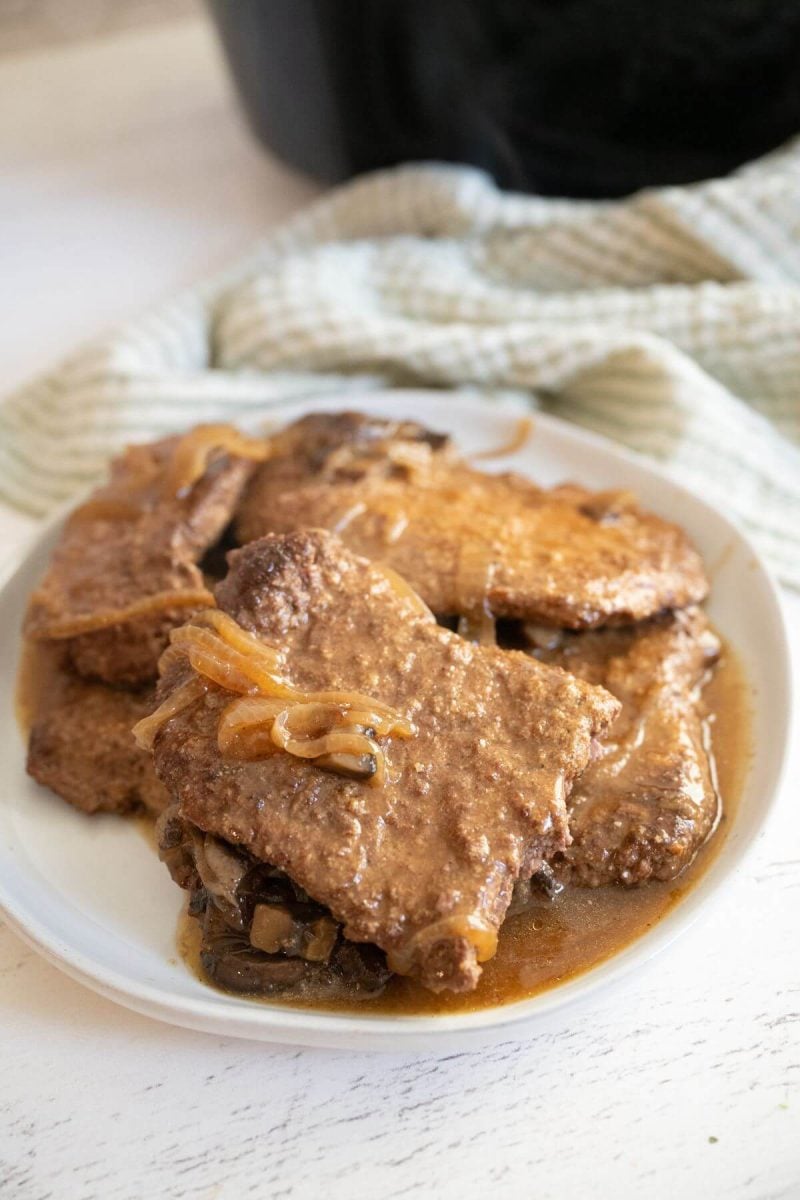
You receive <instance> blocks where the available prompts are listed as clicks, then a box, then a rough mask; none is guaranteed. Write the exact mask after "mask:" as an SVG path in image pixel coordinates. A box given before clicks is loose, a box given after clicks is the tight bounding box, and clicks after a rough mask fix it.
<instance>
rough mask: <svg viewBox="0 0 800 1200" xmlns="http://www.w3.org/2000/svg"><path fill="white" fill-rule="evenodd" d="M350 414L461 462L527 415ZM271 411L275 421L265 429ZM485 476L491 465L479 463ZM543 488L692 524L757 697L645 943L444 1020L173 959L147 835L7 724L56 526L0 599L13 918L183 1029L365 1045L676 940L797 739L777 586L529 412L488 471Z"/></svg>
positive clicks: (6, 849)
mask: <svg viewBox="0 0 800 1200" xmlns="http://www.w3.org/2000/svg"><path fill="white" fill-rule="evenodd" d="M346 406H347V407H350V408H361V409H366V410H368V411H369V412H373V413H377V414H381V415H387V414H391V415H395V416H403V417H410V418H415V419H417V420H420V421H423V422H425V423H426V424H428V425H430V426H432V427H433V428H434V429H440V430H443V431H449V432H452V433H453V434H454V435H455V436H456V438H457V441H458V444H459V445H460V447H461V448H462V449H463V450H464V451H466V452H470V451H476V450H480V449H487V448H491V447H494V446H497V445H500V444H502V443H503V442H504V441H505V440H508V438H509V436H510V435H511V434H512V433H513V431H514V429H515V427H516V420H517V418H518V416H519V413H518V411H515V412H514V413H512V412H510V410H509V409H508V408H505V407H497V406H493V405H489V404H486V403H481V402H474V401H464V400H461V399H455V398H451V397H448V396H446V395H444V394H442V393H435V392H433V393H431V392H428V393H426V392H418V391H417V392H415V391H404V392H401V393H394V394H392V393H389V394H387V393H384V394H382V395H377V396H373V397H369V396H367V397H361V398H360V399H359V401H358V402H357V403H354V402H353V401H352V400H350V399H348V400H347V401H346ZM339 407H342V403H341V401H340V402H338V403H337V402H336V401H331V400H327V401H324V402H321V403H317V404H309V403H305V404H303V405H297V404H295V405H291V406H286V408H285V409H282V410H280V411H279V412H278V413H277V414H276V416H277V419H278V420H280V421H283V420H290V419H292V418H294V417H296V416H298V415H299V414H300V412H301V411H308V410H309V409H310V408H314V409H328V410H331V409H336V408H339ZM272 416H273V413H272V412H270V418H272ZM484 465H485V466H486V467H487V469H490V468H491V467H492V466H493V465H494V464H492V463H490V462H487V463H485V464H484ZM510 468H513V469H515V470H518V471H521V472H524V473H526V474H530V475H531V476H532V477H533V478H534V479H535V480H536V481H537V482H541V483H544V484H552V483H557V482H559V481H561V480H564V479H574V480H579V481H580V482H582V483H585V484H588V485H589V486H590V487H597V488H608V487H624V488H631V489H633V490H634V491H635V492H637V493H638V495H639V496H640V497H641V499H642V501H643V502H644V504H645V505H646V506H647V507H648V508H651V509H653V510H654V511H656V512H658V513H660V514H661V515H662V516H665V517H668V518H669V519H670V520H674V521H677V522H679V523H680V524H681V525H683V526H684V527H685V528H686V529H687V530H688V531H689V533H690V534H691V536H692V538H693V539H694V541H695V543H696V544H697V546H698V547H699V549H700V551H701V553H702V554H703V556H704V558H705V560H706V563H707V565H708V567H709V570H710V573H711V576H712V579H713V589H712V595H711V600H710V602H709V605H708V609H709V613H710V615H711V618H712V620H713V621H714V623H715V625H716V627H717V628H718V629H719V630H720V632H721V633H722V634H723V635H724V636H725V637H726V638H727V639H729V640H730V642H731V643H732V645H733V646H735V648H736V650H737V652H738V654H739V656H740V658H741V659H742V661H743V663H744V667H745V670H746V673H747V677H748V680H749V684H750V686H751V688H752V693H753V706H754V714H755V718H754V719H755V729H754V735H755V737H754V740H755V757H754V760H753V763H752V766H751V768H750V771H749V777H748V779H747V783H746V786H745V790H744V794H743V797H742V802H741V806H740V809H739V812H738V815H737V817H736V820H735V822H734V824H733V827H732V829H731V830H730V832H729V833H728V835H727V838H726V841H725V844H724V846H723V848H722V851H721V853H720V854H719V855H718V856H717V857H716V858H715V860H714V862H713V864H712V865H711V867H710V868H709V870H708V871H707V872H706V873H705V874H704V876H703V877H702V879H701V880H700V881H699V883H698V884H697V886H696V887H695V888H694V889H693V890H692V892H691V893H690V894H689V896H688V897H687V898H686V899H685V900H684V901H683V902H682V903H681V904H680V905H679V906H677V907H676V908H675V909H673V910H672V911H671V912H670V913H669V914H668V915H667V916H666V917H665V918H664V919H663V920H662V921H661V922H660V923H659V924H658V925H657V926H656V927H655V928H654V929H653V930H652V931H651V932H650V933H648V934H647V935H646V936H645V937H642V938H640V939H639V940H638V941H636V942H635V943H633V944H632V945H630V946H629V947H627V948H626V949H625V950H623V951H622V952H621V953H620V954H618V955H616V956H615V957H614V958H613V959H611V960H609V961H608V962H606V963H603V964H602V965H600V966H598V967H596V968H595V969H594V970H592V971H590V972H588V973H587V974H585V975H583V976H581V977H579V978H577V979H574V980H573V981H571V982H567V983H565V984H564V985H562V986H561V987H558V988H555V989H552V990H551V991H548V992H545V993H544V994H542V995H539V996H536V997H534V998H532V999H530V1000H524V1001H520V1002H518V1003H515V1004H511V1005H507V1006H505V1007H502V1008H495V1009H488V1010H483V1011H480V1012H474V1013H467V1014H458V1015H454V1016H441V1017H430V1016H427V1017H424V1016H421V1017H368V1016H359V1015H348V1014H342V1015H337V1014H334V1013H326V1012H313V1011H308V1010H301V1009H296V1010H293V1009H290V1008H286V1007H283V1006H277V1005H276V1006H270V1005H266V1004H262V1003H253V1002H251V1001H247V1000H243V999H239V998H236V997H235V996H226V995H222V994H220V993H219V992H216V991H213V990H212V989H210V988H208V987H205V986H204V985H203V984H202V983H201V982H200V981H199V980H198V979H196V978H195V977H194V975H192V974H191V973H190V971H189V970H188V969H187V968H186V967H185V966H184V965H183V963H182V962H181V960H180V959H179V958H178V956H177V953H176V949H175V931H176V922H177V918H178V914H179V911H180V909H181V905H182V899H183V896H182V893H181V892H180V891H179V890H178V888H177V887H176V886H175V885H174V884H173V883H172V881H171V879H170V878H169V876H168V874H167V871H166V870H165V868H164V867H163V866H161V864H160V863H159V862H158V861H157V859H156V856H155V854H154V853H153V851H152V849H151V848H150V847H149V846H148V844H147V843H146V841H145V839H144V838H143V836H142V835H141V833H140V832H139V831H138V830H137V829H136V828H135V827H134V826H132V825H131V824H129V823H128V822H125V821H121V820H119V819H118V818H113V817H95V818H93V819H88V818H86V817H84V816H82V815H81V814H79V813H77V812H75V811H73V810H72V809H70V808H69V807H68V806H67V805H65V804H64V803H62V802H61V801H60V800H57V799H56V798H55V797H54V796H52V795H51V794H50V793H49V792H47V791H45V790H44V789H41V788H39V787H37V786H36V785H35V784H34V783H33V782H32V781H31V780H30V779H29V778H28V777H27V776H26V774H25V770H24V748H23V741H22V737H21V735H20V731H19V729H18V727H17V723H16V720H15V714H14V701H13V694H14V679H15V675H16V669H17V662H18V656H19V649H20V645H19V638H18V637H17V635H16V631H17V630H18V629H19V627H20V622H21V620H22V614H23V610H24V606H25V602H26V598H27V596H28V594H29V593H30V591H31V589H32V588H33V586H34V585H35V583H36V582H37V580H38V578H39V576H40V575H41V573H42V571H43V569H44V567H45V564H46V562H47V560H48V557H49V555H50V552H51V549H52V547H53V545H54V543H55V541H56V539H57V537H58V534H59V529H60V525H61V521H60V520H58V521H54V522H52V523H51V524H50V525H49V526H48V528H47V529H46V530H44V532H43V533H42V534H41V535H40V536H39V537H38V539H37V540H36V542H35V544H34V545H33V547H32V548H31V550H30V552H29V554H28V556H27V558H26V559H25V561H24V562H23V564H22V565H21V566H20V567H19V569H18V570H17V571H16V573H15V574H14V575H13V576H12V577H11V578H10V579H9V580H8V581H7V583H6V585H5V587H4V589H3V591H2V593H1V594H0V627H1V628H2V629H3V630H4V631H5V637H4V639H3V644H2V647H1V648H0V679H1V680H2V693H3V695H2V702H1V703H2V708H0V761H2V763H3V782H2V792H1V793H0V795H1V796H2V800H0V905H2V907H3V909H4V910H5V915H6V917H7V919H8V921H9V923H10V924H11V925H12V926H13V927H14V928H15V929H16V930H17V931H18V932H19V933H20V934H21V935H22V936H23V937H24V938H25V939H26V940H27V941H28V942H30V943H31V945H33V946H34V947H35V948H36V949H37V950H39V951H40V952H41V953H42V954H43V955H44V956H45V957H46V958H48V959H49V960H50V961H51V962H52V963H54V964H55V965H56V966H58V967H60V968H61V969H62V970H64V971H66V972H67V973H68V974H69V975H71V976H72V977H73V978H75V979H77V980H79V981H80V982H82V983H85V984H86V985H87V986H88V987H91V988H93V989H94V990H95V991H97V992H100V993H101V994H102V995H104V996H107V997H109V998H110V999H112V1000H116V1001H118V1002H119V1003H120V1004H124V1005H127V1006H128V1007H129V1008H132V1009H135V1010H136V1011H137V1012H141V1013H145V1014H147V1015H149V1016H152V1017H157V1018H160V1019H162V1020H165V1021H171V1022H173V1023H174V1024H177V1025H185V1026H188V1027H190V1028H193V1029H200V1030H206V1031H208V1032H211V1033H216V1034H229V1035H238V1036H240V1037H247V1038H256V1039H261V1040H264V1041H276V1042H294V1043H302V1044H305V1045H318V1046H341V1047H358V1048H361V1049H389V1048H391V1049H400V1048H403V1049H412V1048H413V1049H426V1048H437V1049H441V1048H443V1047H446V1046H449V1045H451V1044H453V1043H454V1042H458V1043H464V1042H469V1041H474V1040H489V1039H495V1038H501V1037H508V1036H510V1035H512V1034H520V1033H522V1032H523V1030H522V1029H521V1028H520V1026H521V1024H522V1023H523V1022H528V1023H530V1022H534V1021H535V1020H536V1019H537V1018H538V1017H540V1016H541V1015H542V1014H544V1013H547V1012H551V1011H552V1010H553V1009H555V1008H559V1007H562V1006H563V1005H566V1004H568V1003H570V1002H572V1001H574V1000H576V999H577V998H578V997H585V996H586V995H587V994H589V993H590V992H592V991H594V990H595V989H597V988H598V987H600V985H601V984H608V983H609V982H611V981H612V980H616V979H618V978H619V977H620V976H621V975H622V974H623V973H624V972H626V971H628V970H629V969H630V968H631V967H633V966H635V965H637V964H641V963H642V962H644V961H645V960H646V959H648V958H649V957H650V956H651V955H653V954H654V953H655V952H656V951H657V950H660V949H662V948H663V947H664V946H666V945H667V944H668V943H669V942H670V941H671V940H672V939H673V938H674V937H675V936H676V935H677V934H678V933H679V932H680V931H681V930H682V929H685V928H686V927H687V925H689V923H690V922H691V921H692V920H693V919H694V917H695V916H696V914H697V912H698V910H699V909H700V908H701V906H702V905H704V904H705V903H706V902H707V901H708V899H709V897H711V896H712V894H713V893H716V892H717V890H718V889H719V888H720V886H721V885H722V884H723V883H724V881H725V879H726V878H727V877H728V876H729V875H730V874H731V873H732V872H733V871H734V870H735V869H736V868H737V866H738V865H739V864H740V862H741V860H742V857H743V855H744V854H745V852H746V851H747V850H748V848H749V847H750V846H751V845H752V843H753V841H754V839H755V838H756V836H757V834H758V833H759V831H760V830H761V828H762V826H763V824H764V821H765V818H766V816H767V812H768V809H769V807H770V805H771V803H772V801H773V798H774V796H775V793H776V790H777V788H778V784H779V778H780V773H781V768H782V764H783V759H784V751H785V749H786V744H787V739H788V729H789V717H790V713H789V708H790V676H789V672H788V661H789V657H788V648H787V641H786V634H785V630H784V625H783V620H782V616H781V611H780V606H779V602H778V599H777V594H776V590H775V587H774V586H773V584H772V582H771V580H770V578H769V575H768V573H767V571H766V569H765V568H764V566H763V564H762V563H761V562H760V560H759V557H758V555H757V553H756V551H755V550H754V549H753V547H752V546H751V545H750V543H749V542H748V541H747V540H746V539H745V537H744V536H743V535H742V534H741V533H740V532H739V531H738V530H737V529H736V528H735V527H734V526H733V525H732V524H731V523H730V521H729V520H728V519H727V518H726V517H725V516H723V515H722V514H721V513H719V512H717V511H715V510H714V509H712V508H711V507H710V506H709V505H708V504H706V503H704V502H703V501H701V500H699V499H698V498H697V497H695V496H693V495H691V494H690V493H689V492H687V491H686V490H684V489H683V488H680V487H678V486H677V485H676V484H674V483H672V482H671V481H669V480H668V479H667V478H666V477H665V476H664V475H662V474H660V473H659V472H658V471H657V470H655V469H654V468H653V467H651V466H650V465H648V464H647V463H645V462H644V461H642V460H640V459H638V458H634V457H633V456H632V455H629V454H627V453H625V452H623V451H621V450H619V449H618V448H617V447H615V446H613V445H612V444H611V443H610V442H607V441H605V440H604V439H602V438H599V437H596V436H593V435H591V434H587V433H584V432H582V431H581V430H579V429H576V428H575V427H574V426H569V425H565V424H563V423H562V422H560V421H557V420H554V419H553V418H550V417H545V416H537V417H536V418H535V428H534V434H533V436H532V438H531V439H530V440H529V441H528V443H527V445H526V446H524V448H523V449H522V450H521V451H520V452H519V453H518V454H516V455H515V456H514V457H513V458H504V459H502V460H498V461H497V463H496V469H498V470H499V469H503V470H506V469H510Z"/></svg>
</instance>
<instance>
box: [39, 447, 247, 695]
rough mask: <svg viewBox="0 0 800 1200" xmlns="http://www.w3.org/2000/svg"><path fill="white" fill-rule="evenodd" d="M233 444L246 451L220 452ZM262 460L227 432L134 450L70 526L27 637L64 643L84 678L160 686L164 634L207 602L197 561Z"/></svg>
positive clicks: (42, 587)
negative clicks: (256, 462)
mask: <svg viewBox="0 0 800 1200" xmlns="http://www.w3.org/2000/svg"><path fill="white" fill-rule="evenodd" d="M209 430H210V431H211V432H210V433H209V432H207V431H209ZM215 430H216V431H217V432H216V433H214V431H215ZM203 438H206V442H205V444H204V443H203V441H202V439H203ZM226 444H230V445H231V446H232V447H233V449H235V450H237V451H239V452H238V453H233V452H232V451H228V450H227V449H216V448H215V447H217V446H219V447H225V446H226ZM204 450H205V451H206V454H205V457H203V451H204ZM257 452H258V448H257V447H256V446H255V444H254V443H248V442H247V441H245V440H244V439H241V437H240V435H238V434H236V431H235V430H232V429H228V428H227V427H225V426H222V427H218V426H211V427H202V426H201V427H199V428H198V430H195V431H192V432H190V433H189V434H187V435H186V436H185V437H183V438H177V437H173V438H166V439H164V440H163V441H160V442H154V443H153V444H151V445H146V446H132V447H130V448H129V449H128V450H127V451H126V452H125V453H124V454H123V455H121V456H120V457H119V458H118V459H116V460H115V461H114V462H113V463H112V466H111V479H110V481H109V483H108V484H106V485H105V486H104V487H101V488H99V489H98V490H97V491H95V492H94V493H93V495H92V497H91V498H90V499H89V500H88V501H87V503H86V504H84V505H82V506H81V507H80V508H78V509H77V510H76V511H75V512H74V513H73V514H72V516H71V517H70V519H69V520H68V522H67V524H66V526H65V528H64V532H63V535H62V538H61V541H60V543H59V545H58V546H57V547H56V550H55V552H54V554H53V558H52V562H51V564H50V568H49V570H48V572H47V574H46V576H45V578H44V580H43V581H42V583H41V585H40V587H39V588H38V589H37V591H36V592H35V593H34V594H33V596H32V597H31V601H30V605H29V609H28V614H27V618H26V623H25V632H26V634H27V636H28V637H30V638H32V639H34V640H46V639H58V640H63V641H64V642H65V643H66V645H67V646H68V650H69V654H70V657H71V659H72V662H73V665H74V667H75V669H76V670H77V671H78V672H79V673H80V674H81V675H85V676H88V677H96V678H99V679H104V680H106V681H107V682H110V683H127V684H133V685H135V684H138V683H142V682H145V681H147V680H149V679H153V678H155V676H156V674H157V663H158V658H159V655H160V654H161V651H162V650H163V649H164V646H165V645H166V641H167V637H168V634H169V630H170V629H171V628H172V627H173V626H174V625H176V624H179V623H180V621H181V620H183V619H184V617H185V616H186V613H187V611H188V610H190V609H193V608H194V609H196V608H197V607H198V606H199V607H203V606H205V605H207V604H208V603H209V602H210V594H209V592H208V591H207V589H206V588H205V586H204V582H203V576H202V573H201V571H200V569H199V567H198V566H197V562H198V560H199V559H200V558H201V556H202V555H203V553H204V551H205V550H206V549H207V548H208V547H209V546H210V545H211V544H212V543H213V542H215V541H216V540H217V538H218V537H219V536H220V534H221V533H222V531H223V529H224V527H225V526H226V525H227V523H228V521H229V520H230V518H231V514H232V512H233V509H234V506H235V504H236V502H237V500H238V498H239V495H240V493H241V491H242V488H243V486H244V484H245V482H246V481H247V479H248V477H249V476H250V474H251V473H252V470H253V467H254V462H253V461H252V458H250V457H247V455H248V454H252V453H257ZM193 456H194V461H193ZM187 472H188V473H187ZM198 472H199V473H198Z"/></svg>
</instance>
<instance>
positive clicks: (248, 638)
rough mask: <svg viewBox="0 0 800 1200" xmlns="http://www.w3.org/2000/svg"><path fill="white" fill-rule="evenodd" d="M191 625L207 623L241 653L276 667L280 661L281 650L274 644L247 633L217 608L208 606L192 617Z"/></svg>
mask: <svg viewBox="0 0 800 1200" xmlns="http://www.w3.org/2000/svg"><path fill="white" fill-rule="evenodd" d="M192 624H193V625H208V626H210V627H211V628H212V629H213V630H215V631H216V632H217V633H218V634H219V635H220V637H221V638H222V640H223V641H224V642H227V644H228V645H229V646H232V647H233V649H234V650H240V651H241V652H242V654H251V655H254V656H255V657H256V658H258V659H259V660H260V661H262V662H264V663H265V664H269V665H270V666H273V667H276V668H277V666H278V665H279V663H280V661H281V657H282V655H281V651H280V650H278V649H277V648H276V647H275V646H269V645H267V643H266V642H262V641H261V639H260V638H257V637H256V635H255V634H254V633H248V632H247V630H246V629H243V628H242V626H241V625H240V624H239V622H238V621H234V619H233V617H231V616H229V615H228V614H227V613H224V612H221V611H220V609H218V608H209V609H207V610H206V611H205V612H201V613H198V614H197V616H196V617H192Z"/></svg>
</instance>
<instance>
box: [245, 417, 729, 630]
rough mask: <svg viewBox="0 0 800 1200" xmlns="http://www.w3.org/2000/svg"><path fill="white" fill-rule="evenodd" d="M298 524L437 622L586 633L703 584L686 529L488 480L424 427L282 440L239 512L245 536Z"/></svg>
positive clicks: (556, 492)
mask: <svg viewBox="0 0 800 1200" xmlns="http://www.w3.org/2000/svg"><path fill="white" fill-rule="evenodd" d="M303 527H320V528H324V529H329V530H332V531H333V532H335V533H338V534H339V535H340V536H341V537H342V538H343V540H344V541H345V543H346V544H347V546H348V547H349V548H350V549H352V550H353V551H354V552H355V553H357V554H363V555H365V556H366V557H368V558H371V559H374V560H379V561H383V562H386V563H388V564H389V565H390V566H391V567H393V568H394V569H395V570H396V571H398V572H399V573H400V574H401V575H402V576H403V577H404V578H405V579H407V580H408V582H409V583H410V584H411V585H412V586H413V587H414V588H415V589H416V590H417V591H418V592H419V594H420V595H421V596H422V598H423V599H424V600H425V602H426V603H427V604H428V605H429V606H430V607H431V608H432V609H433V611H434V612H437V613H442V614H453V613H456V614H460V615H473V614H476V613H480V612H482V611H483V610H484V609H485V608H486V607H487V606H488V609H489V610H490V611H491V613H493V614H494V615H495V616H500V617H519V618H524V619H530V620H535V621H541V622H544V623H547V624H550V625H554V626H562V627H567V628H576V629H578V628H589V627H594V626H599V625H603V624H606V623H612V624H617V623H625V622H630V621H635V620H640V619H642V618H645V617H649V616H652V615H653V614H655V613H657V612H659V611H661V610H662V609H664V608H675V607H678V608H679V607H683V606H685V605H687V604H691V603H696V602H698V601H700V600H702V599H703V597H704V596H705V594H706V591H707V587H708V585H707V582H706V577H705V574H704V571H703V566H702V563H701V562H700V559H699V557H698V556H697V554H696V553H695V551H694V549H693V548H692V546H691V545H690V543H689V541H688V539H687V537H686V535H685V534H684V533H683V531H682V530H681V529H679V528H678V527H677V526H675V525H672V524H670V523H668V522H667V521H663V520H661V519H660V518H659V517H656V516H653V515H652V514H650V513H646V512H643V511H642V510H641V509H639V508H638V507H637V506H636V503H635V501H634V500H633V499H632V497H630V496H628V495H624V494H621V493H616V494H610V493H609V494H593V493H591V492H589V491H586V490H585V489H583V488H579V487H573V486H568V487H563V488H555V489H553V490H551V491H543V490H542V489H540V488H537V487H535V486H534V485H533V484H532V483H530V482H528V481H527V480H525V479H523V478H521V477H519V476H516V475H509V474H506V475H487V474H484V473H483V472H479V471H476V470H474V469H473V468H471V467H469V466H468V465H467V464H466V463H464V462H462V461H460V460H458V459H456V458H455V457H454V456H453V455H452V453H451V452H450V450H449V448H448V446H447V444H446V443H445V441H444V440H443V439H440V438H436V437H435V435H430V434H426V433H425V431H423V430H421V429H420V427H419V426H415V425H410V424H408V423H402V424H398V423H396V422H389V421H386V422H381V421H379V420H378V419H376V418H366V417H359V416H358V415H356V414H352V413H342V414H339V415H338V416H330V415H323V416H319V415H318V416H311V417H305V418H303V419H302V420H300V421H298V422H296V423H295V424H294V425H291V426H290V427H289V428H288V429H287V430H286V431H284V433H283V434H282V435H279V436H278V438H277V439H276V440H275V446H274V453H273V455H272V457H271V458H270V459H269V461H267V462H265V463H264V464H263V465H262V466H261V467H260V468H259V469H258V471H257V472H256V474H255V475H254V477H253V479H252V480H251V482H250V485H249V487H248V489H247V491H246V493H245V497H244V499H243V501H242V504H241V507H240V509H239V512H238V515H237V532H238V536H239V539H240V541H242V542H247V541H250V540H252V539H255V538H257V537H260V536H261V535H263V534H265V533H269V532H277V533H287V532H291V531H293V530H297V529H301V528H303Z"/></svg>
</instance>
